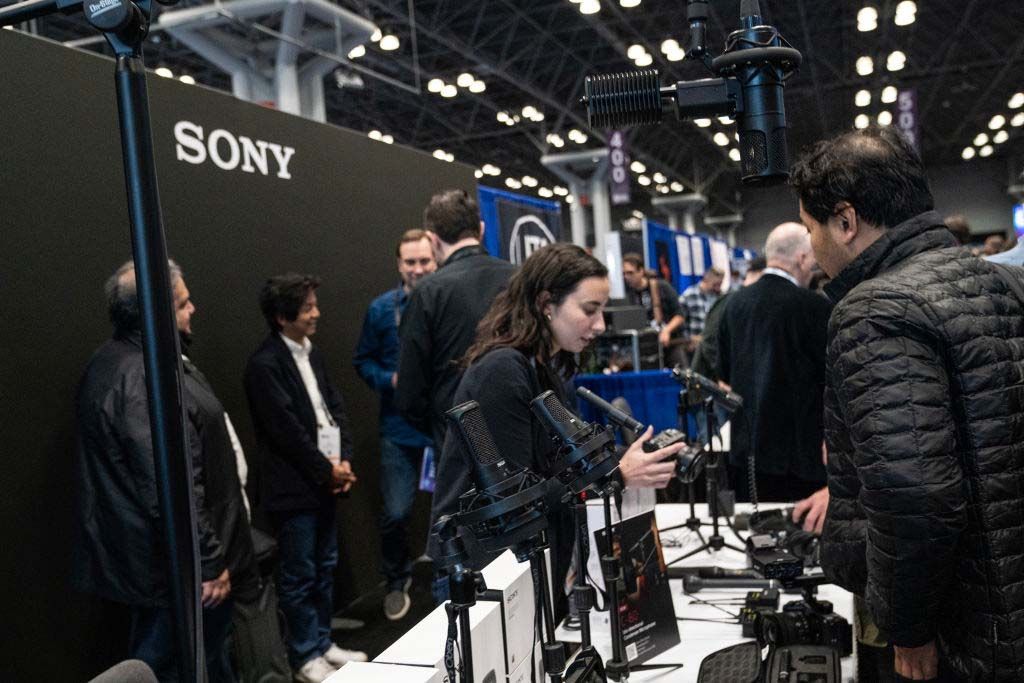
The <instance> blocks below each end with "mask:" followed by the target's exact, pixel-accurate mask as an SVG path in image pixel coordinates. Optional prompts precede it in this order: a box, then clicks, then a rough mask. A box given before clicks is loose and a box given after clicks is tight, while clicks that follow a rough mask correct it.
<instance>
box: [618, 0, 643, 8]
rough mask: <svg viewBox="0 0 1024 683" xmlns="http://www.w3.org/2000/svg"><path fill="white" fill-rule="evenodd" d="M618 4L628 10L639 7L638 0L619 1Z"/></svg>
mask: <svg viewBox="0 0 1024 683" xmlns="http://www.w3.org/2000/svg"><path fill="white" fill-rule="evenodd" d="M619 4H620V5H622V6H623V7H625V8H626V9H629V8H630V7H639V6H640V0H619Z"/></svg>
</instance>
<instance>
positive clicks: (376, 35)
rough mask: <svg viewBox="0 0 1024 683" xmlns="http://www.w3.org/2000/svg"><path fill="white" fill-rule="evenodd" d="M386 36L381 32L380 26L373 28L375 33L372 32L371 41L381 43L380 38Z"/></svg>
mask: <svg viewBox="0 0 1024 683" xmlns="http://www.w3.org/2000/svg"><path fill="white" fill-rule="evenodd" d="M383 37H384V34H383V33H381V32H380V29H379V28H375V29H373V33H372V34H370V42H372V43H379V42H380V39H381V38H383Z"/></svg>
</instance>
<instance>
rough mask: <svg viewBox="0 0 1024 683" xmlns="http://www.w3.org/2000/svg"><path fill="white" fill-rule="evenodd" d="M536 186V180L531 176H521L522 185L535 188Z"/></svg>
mask: <svg viewBox="0 0 1024 683" xmlns="http://www.w3.org/2000/svg"><path fill="white" fill-rule="evenodd" d="M538 184H539V183H538V182H537V179H536V178H534V177H533V176H532V175H524V176H523V185H526V186H527V187H537V185H538Z"/></svg>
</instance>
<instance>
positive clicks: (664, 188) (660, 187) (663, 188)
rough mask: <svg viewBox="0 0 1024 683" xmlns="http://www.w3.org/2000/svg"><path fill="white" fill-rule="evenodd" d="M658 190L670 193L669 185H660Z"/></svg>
mask: <svg viewBox="0 0 1024 683" xmlns="http://www.w3.org/2000/svg"><path fill="white" fill-rule="evenodd" d="M658 192H660V193H662V194H668V185H658Z"/></svg>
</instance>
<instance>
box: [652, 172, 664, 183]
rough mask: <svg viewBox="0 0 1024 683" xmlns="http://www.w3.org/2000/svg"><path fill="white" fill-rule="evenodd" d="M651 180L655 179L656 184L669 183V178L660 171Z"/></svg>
mask: <svg viewBox="0 0 1024 683" xmlns="http://www.w3.org/2000/svg"><path fill="white" fill-rule="evenodd" d="M651 178H653V179H654V182H656V183H667V182H668V178H666V177H665V174H664V173H662V172H660V171H658V172H657V173H655V174H654V175H652V176H651Z"/></svg>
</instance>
